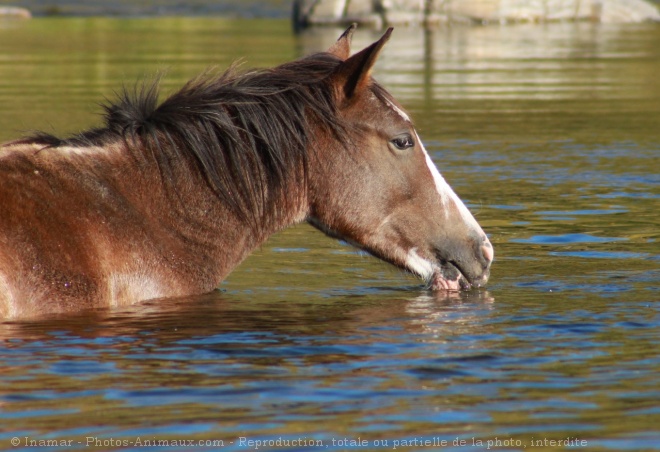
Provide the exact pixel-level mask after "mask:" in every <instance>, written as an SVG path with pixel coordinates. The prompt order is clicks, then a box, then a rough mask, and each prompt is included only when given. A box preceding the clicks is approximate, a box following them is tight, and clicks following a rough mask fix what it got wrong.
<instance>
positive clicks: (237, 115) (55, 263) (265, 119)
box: [0, 27, 493, 318]
mask: <svg viewBox="0 0 660 452" xmlns="http://www.w3.org/2000/svg"><path fill="white" fill-rule="evenodd" d="M353 29H354V27H350V28H349V29H348V30H347V31H346V32H345V33H344V34H343V35H342V36H341V37H340V38H339V40H338V41H337V42H336V43H335V44H334V45H333V46H332V47H331V48H330V49H329V50H328V51H327V52H323V53H319V54H315V55H311V56H308V57H306V58H302V59H300V60H297V61H293V62H290V63H286V64H283V65H281V66H278V67H275V68H273V69H267V70H254V71H248V72H244V73H238V71H237V70H235V69H234V68H232V69H230V70H228V71H227V72H225V73H223V74H221V75H214V74H208V73H207V74H205V75H203V76H201V77H199V78H197V79H195V80H192V81H191V82H189V83H188V84H186V85H185V86H184V87H183V88H182V89H181V90H180V91H178V92H177V93H175V94H174V95H172V96H171V97H169V98H168V99H166V100H165V101H164V102H162V103H161V104H160V105H158V103H157V98H158V90H157V86H156V84H155V83H154V84H153V85H151V86H144V87H142V88H141V89H135V90H134V91H130V92H129V91H125V92H124V94H122V95H121V96H120V98H119V100H118V101H116V102H115V103H113V104H110V105H107V106H106V107H105V109H106V123H105V125H104V126H103V127H101V128H98V129H93V130H89V131H86V132H84V133H81V134H79V135H76V136H73V137H70V138H67V139H59V138H56V137H54V136H51V135H46V134H37V135H35V136H32V137H29V138H23V139H20V140H17V141H13V142H10V143H6V144H4V145H2V146H1V147H0V316H2V317H5V318H7V317H18V316H29V315H35V314H39V313H44V312H58V311H66V310H76V309H83V308H85V307H95V306H118V305H122V304H128V303H133V302H135V301H139V300H145V299H151V298H162V297H173V296H182V295H192V294H201V293H204V292H208V291H211V290H213V289H214V288H215V287H217V286H218V284H219V283H220V282H221V281H222V280H223V279H224V278H225V277H226V276H227V275H228V274H229V273H230V272H231V271H232V269H234V268H235V267H236V266H237V265H238V264H239V263H240V262H241V261H242V260H243V259H244V258H245V257H246V256H247V255H248V254H249V253H250V252H251V251H252V250H253V249H254V248H255V247H258V246H259V245H260V244H261V243H263V242H264V241H265V240H266V239H267V238H268V237H269V236H270V235H271V234H273V233H274V232H276V231H278V230H281V229H282V228H285V227H287V226H289V225H291V224H294V223H298V222H302V221H307V222H309V223H310V224H312V225H313V226H315V227H317V228H318V229H320V230H322V231H323V232H325V233H326V234H328V235H330V236H332V237H337V238H340V239H343V240H345V241H347V242H349V243H351V244H353V245H355V246H357V247H359V248H361V249H363V250H366V251H367V252H369V253H371V254H373V255H374V256H376V257H378V258H380V259H383V260H385V261H387V262H390V263H392V264H394V265H396V266H398V267H399V268H402V269H405V270H407V271H410V272H412V273H414V274H417V275H419V276H421V277H422V278H425V279H426V280H427V282H428V283H429V285H430V287H431V288H432V289H444V290H460V289H467V288H470V287H472V286H476V287H478V286H481V285H483V284H484V283H486V281H487V280H488V275H489V268H490V263H491V261H492V259H493V249H492V246H491V244H490V242H489V241H488V239H487V238H486V235H485V234H484V232H483V231H482V230H481V228H480V227H479V225H478V224H477V222H476V221H475V220H474V218H473V217H472V215H471V214H470V212H469V211H468V210H467V208H466V207H465V206H464V205H463V203H462V202H461V201H460V200H459V199H458V197H457V196H456V195H455V194H454V192H453V191H452V190H451V189H450V188H449V186H448V185H447V184H446V182H445V181H444V179H443V178H442V177H441V176H440V174H439V172H438V170H437V169H436V167H435V165H434V164H433V163H432V161H431V159H430V157H429V155H428V154H427V152H426V151H425V150H424V147H423V145H422V143H421V141H420V139H419V136H418V135H417V133H416V132H415V130H414V128H413V125H412V123H411V121H410V118H409V117H408V115H407V114H406V113H405V112H404V111H403V109H402V108H401V106H400V105H399V104H398V103H397V102H396V101H395V100H394V98H393V97H392V96H391V95H390V94H389V93H388V92H387V91H385V89H384V88H383V87H381V86H380V85H379V84H377V83H376V82H375V81H374V80H373V79H372V78H371V70H372V67H373V65H374V62H375V61H376V58H377V56H378V54H379V52H380V50H381V49H382V47H383V45H384V44H385V42H386V41H387V40H388V39H389V37H390V34H391V31H392V30H391V29H390V30H388V31H387V33H385V35H384V36H383V37H382V38H381V39H380V40H378V41H377V42H375V43H374V44H372V45H370V46H369V47H367V48H365V49H364V50H362V51H361V52H359V53H357V54H355V55H353V56H349V55H350V40H351V35H352V32H353Z"/></svg>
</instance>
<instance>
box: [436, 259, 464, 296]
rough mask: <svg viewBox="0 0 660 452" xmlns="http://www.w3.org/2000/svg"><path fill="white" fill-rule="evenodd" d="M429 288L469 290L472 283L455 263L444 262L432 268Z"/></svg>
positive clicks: (455, 290) (456, 290)
mask: <svg viewBox="0 0 660 452" xmlns="http://www.w3.org/2000/svg"><path fill="white" fill-rule="evenodd" d="M428 288H429V290H449V291H454V292H458V291H460V290H470V289H471V288H472V284H471V283H470V282H469V281H468V280H467V278H466V277H465V276H463V273H461V271H460V270H459V269H458V267H456V266H455V265H453V264H451V263H449V262H446V263H443V264H442V265H441V266H439V267H435V268H434V269H433V274H432V275H431V278H430V281H429V283H428Z"/></svg>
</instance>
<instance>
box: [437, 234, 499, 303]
mask: <svg viewBox="0 0 660 452" xmlns="http://www.w3.org/2000/svg"><path fill="white" fill-rule="evenodd" d="M470 249H471V250H473V252H470V253H465V252H463V253H448V252H447V250H446V249H438V250H436V253H435V258H436V262H437V264H435V265H433V273H432V276H431V278H430V281H429V288H430V289H431V290H453V291H458V290H469V289H471V288H477V287H482V286H484V285H486V283H487V282H488V278H489V277H490V265H491V263H492V262H493V258H494V252H493V246H492V245H491V243H490V241H489V240H488V238H487V237H485V236H483V237H482V238H480V239H479V240H478V243H477V244H476V246H475V247H470Z"/></svg>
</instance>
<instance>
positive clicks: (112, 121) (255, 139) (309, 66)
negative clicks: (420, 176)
mask: <svg viewBox="0 0 660 452" xmlns="http://www.w3.org/2000/svg"><path fill="white" fill-rule="evenodd" d="M339 63H340V60H339V59H338V58H336V57H334V56H332V55H330V54H327V53H320V54H316V55H312V56H309V57H306V58H302V59H299V60H296V61H293V62H289V63H285V64H283V65H281V66H277V67H275V68H271V69H260V70H248V71H240V70H239V69H238V67H237V65H233V66H232V67H230V68H229V69H228V70H226V71H224V72H222V73H218V72H217V71H213V70H210V71H207V72H205V73H203V74H202V75H200V76H199V77H197V78H194V79H192V80H191V81H189V82H188V83H186V84H185V85H184V86H183V87H182V88H181V89H180V90H179V91H177V92H175V93H174V94H172V95H171V96H169V97H167V98H166V99H165V100H164V101H162V102H161V103H159V96H160V90H159V84H160V78H157V79H155V80H153V81H151V82H148V83H142V84H138V85H136V86H135V87H133V88H124V89H123V90H122V91H121V92H120V93H119V94H118V95H117V98H116V100H114V101H112V102H108V103H106V104H105V105H104V106H103V108H104V110H105V125H104V127H100V128H95V129H91V130H88V131H85V132H82V133H80V134H78V135H75V136H72V137H69V138H66V139H60V138H57V137H54V136H52V135H49V134H44V133H39V134H36V135H34V136H32V137H29V138H26V139H24V140H21V142H24V143H28V142H32V143H37V144H42V145H44V146H47V147H62V146H74V147H75V146H81V147H83V146H108V145H111V144H113V143H115V142H117V141H123V142H124V143H125V144H126V147H127V148H128V149H129V152H132V153H139V154H142V155H146V156H147V157H148V158H154V159H155V160H156V161H157V163H158V166H159V171H160V172H161V174H163V175H170V174H172V172H173V169H174V168H173V166H174V165H177V164H180V162H181V158H184V159H188V161H190V162H192V163H193V165H195V166H196V167H197V168H198V170H199V171H200V173H201V174H202V176H203V177H204V179H205V180H206V182H207V183H208V185H209V186H210V187H211V188H212V189H213V190H214V191H215V193H216V194H217V195H218V196H219V197H220V198H221V199H222V200H223V201H224V203H225V204H226V205H227V206H228V207H229V208H230V209H232V211H233V212H234V213H235V214H237V215H238V216H240V217H242V218H243V219H244V220H247V221H249V222H250V223H251V224H253V225H254V226H258V225H259V224H260V223H261V222H262V221H263V218H261V217H262V216H263V215H264V214H266V213H269V212H271V213H272V210H273V209H272V208H273V207H274V206H271V205H269V203H271V202H282V200H281V199H279V200H278V199H276V198H274V197H272V196H270V194H272V193H277V192H279V191H281V190H282V189H284V188H286V187H284V186H285V184H286V183H287V181H288V180H289V179H290V178H291V177H292V176H298V174H293V173H292V172H294V171H302V174H300V176H302V177H304V178H306V177H307V167H308V166H307V165H308V162H309V158H310V155H309V152H310V150H312V149H313V148H314V146H312V145H311V143H312V142H313V141H314V139H315V137H314V133H315V131H317V130H318V129H319V127H321V128H325V129H326V130H327V131H328V132H329V135H331V136H333V137H334V138H336V139H339V140H341V139H342V137H343V136H345V134H344V133H342V131H343V130H344V128H345V125H344V124H343V123H342V120H341V118H340V117H339V116H338V114H337V108H336V106H335V104H334V98H333V92H332V87H331V86H330V85H329V84H328V83H326V82H324V80H325V79H326V78H327V76H328V75H329V74H330V73H331V72H332V71H333V70H334V69H335V68H336V67H337V65H338V64H339ZM164 180H167V178H166V177H165V178H164ZM297 182H300V181H297ZM290 198H295V196H293V197H289V199H290ZM285 202H286V199H285Z"/></svg>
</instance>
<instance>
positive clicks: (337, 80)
mask: <svg viewBox="0 0 660 452" xmlns="http://www.w3.org/2000/svg"><path fill="white" fill-rule="evenodd" d="M350 30H351V28H349V29H348V30H346V32H345V33H344V34H346V33H350V32H351V31H350ZM391 35H392V28H389V29H388V30H387V31H386V32H385V34H384V35H383V36H382V37H381V38H380V39H379V40H378V41H376V42H374V43H373V44H371V45H370V46H369V47H367V48H365V49H363V50H361V51H360V52H358V53H356V54H355V55H353V56H351V57H349V58H347V59H346V60H345V61H343V62H342V63H340V64H339V66H337V68H336V69H335V70H334V71H333V73H332V74H331V75H330V81H331V83H332V84H333V85H334V86H335V89H336V92H337V95H338V97H339V99H338V101H339V102H344V101H347V100H351V99H352V98H353V97H354V96H355V94H356V93H359V92H360V91H361V90H363V89H364V88H365V87H367V86H368V85H369V82H370V79H371V70H372V69H373V67H374V64H375V63H376V59H377V58H378V55H379V54H380V51H381V50H382V48H383V46H384V45H385V43H386V42H387V41H388V40H389V39H390V36H391ZM342 36H343V35H342ZM339 39H340V40H341V38H339Z"/></svg>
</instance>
